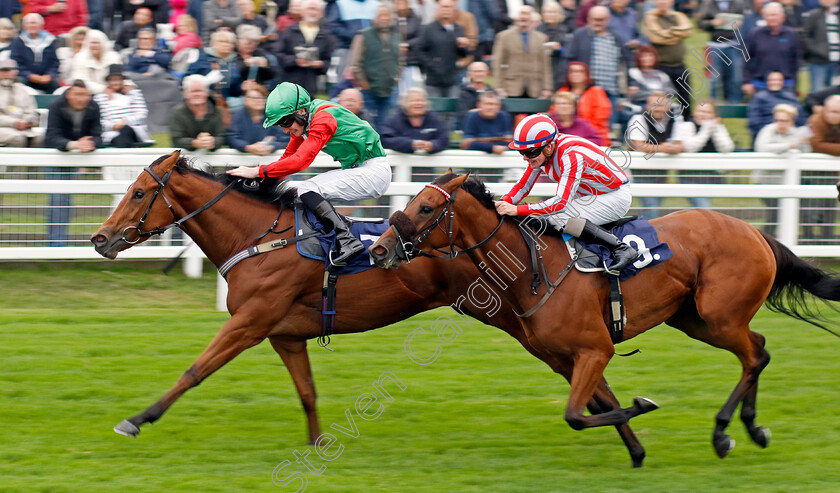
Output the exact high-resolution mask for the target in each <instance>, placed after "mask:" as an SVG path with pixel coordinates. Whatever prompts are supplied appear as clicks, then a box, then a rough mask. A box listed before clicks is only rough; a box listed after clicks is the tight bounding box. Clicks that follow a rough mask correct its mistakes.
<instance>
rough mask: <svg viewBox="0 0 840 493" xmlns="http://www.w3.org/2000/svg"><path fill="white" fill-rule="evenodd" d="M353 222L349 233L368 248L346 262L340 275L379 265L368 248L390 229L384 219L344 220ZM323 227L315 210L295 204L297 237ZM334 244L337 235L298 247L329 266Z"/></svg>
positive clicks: (314, 238) (307, 254) (309, 240)
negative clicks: (375, 262) (371, 256)
mask: <svg viewBox="0 0 840 493" xmlns="http://www.w3.org/2000/svg"><path fill="white" fill-rule="evenodd" d="M345 219H347V220H348V222H350V231H351V232H352V233H353V236H355V237H356V238H358V239H360V240H361V241H362V243H363V244H364V245H365V251H364V252H362V253H360V254H358V255H356V256H355V257H353V258H351V259H350V260H348V261H347V265H345V266H344V267H343V268H340V269H337V270H336V271H335V273H336V274H337V275H346V274H356V273H359V272H364V271H366V270H368V269H373V268H374V267H376V265H375V264H374V263H373V259H372V258H370V255H368V251H367V249H368V248H370V246H371V245H372V244H373V243H374V242H375V241H376V240H378V239H379V237H380V236H381V235H382V234H383V233H384V232H385V231H387V230H388V228H389V226H388V224H387V223H386V222H385V220H384V219H373V220H370V219H354V218H345ZM322 228H323V225H322V224H321V223H320V222H318V220H317V219H316V218H315V215H314V214H312V211H310V210H309V209H307V208H306V207H303V205H302V204H295V235H297V236H300V235H302V234H305V233H308V232H309V231H312V230H316V231H317V230H320V229H322ZM334 243H335V232H334V231H331V232H330V233H328V234H324V235H318V236H315V237H313V238H307V239H305V240H303V241H299V242H297V243H296V244H295V246H296V247H297V251H298V253H299V254H301V255H302V256H304V257H306V258H311V259H313V260H320V261H321V262H324V263H325V268H326V267H327V266H329V260H327V259H328V255H329V252H330V250H332V247H333V244H334Z"/></svg>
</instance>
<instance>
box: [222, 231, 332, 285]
mask: <svg viewBox="0 0 840 493" xmlns="http://www.w3.org/2000/svg"><path fill="white" fill-rule="evenodd" d="M321 234H324V232H323V231H315V230H313V231H310V232H308V233H304V234H302V235H299V236H295V237H294V238H289V239H288V240H287V239H285V238H281V239H279V240H273V241H267V242H265V243H260V244H259V245H254V246H251V247H248V248H246V249H245V250H242V251H241V252H239V253H237V254H235V255H234V256H233V257H231V258H229V259H227V260H226V261H225V263H223V264H222V265H220V266H219V274H221V275H222V277H227V273H228V272H230V270H231V269H233V267H234V266H235V265H236V264H238V263H239V262H242V261H243V260H245V259H246V258H251V257H255V256H257V255H259V254H261V253H268V252H271V251H274V250H279V249H281V248H286V247H287V246H289V245H293V244H295V243H297V242H299V241H303V240H306V239H308V238H312V237H313V236H318V235H321Z"/></svg>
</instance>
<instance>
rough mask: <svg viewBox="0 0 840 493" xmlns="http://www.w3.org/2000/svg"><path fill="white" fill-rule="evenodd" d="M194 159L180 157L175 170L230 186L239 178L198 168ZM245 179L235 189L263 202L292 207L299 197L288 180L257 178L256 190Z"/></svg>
mask: <svg viewBox="0 0 840 493" xmlns="http://www.w3.org/2000/svg"><path fill="white" fill-rule="evenodd" d="M167 157H169V156H168V155H163V156H161V157H159V158H157V159H155V161H154V162H153V163H152V166H154V165H156V164H158V163H161V162H162V161H163V160H164V159H166V158H167ZM193 162H194V159H192V158H187V157H183V156H182V157H181V158H180V159H178V162H177V163H176V164H175V168H174V169H175V171H176V172H177V173H178V174H181V175H187V174H191V175H197V176H200V177H203V178H207V179H208V180H211V181H215V182H217V183H221V184H222V185H224V186H228V185H229V184H230V183H231V182H232V181H236V180H239V178H237V177H235V176H231V175H229V174H227V173H225V172H224V171H223V172H221V173H215V174H214V173H208V172H207V171H204V170H202V169H200V168H197V167H195V166H194V165H193ZM244 182H245V180H239V181H238V182H237V183H236V184H235V185H234V186H233V190H236V191H237V192H240V193H242V194H245V195H247V196H249V197H253V198H255V199H257V200H259V201H261V202H266V203H269V204H274V205H278V206H282V207H284V208H290V207H292V206H293V203H294V200H295V199H296V198H297V189H295V188H294V187H292V186H290V185H289V183H288V182H287V181H286V180H281V181H278V180H275V179H272V178H267V179H265V180H256V183H257V184H258V185H259V188H258V189H256V190H248V189H245V188H244V187H243V184H244ZM248 182H250V180H248Z"/></svg>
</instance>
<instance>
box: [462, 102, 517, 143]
mask: <svg viewBox="0 0 840 493" xmlns="http://www.w3.org/2000/svg"><path fill="white" fill-rule="evenodd" d="M511 140H513V117H511V116H510V113H508V112H507V111H502V100H501V99H499V95H498V94H496V92H495V91H492V90H491V91H485V92H483V93H481V95H480V96H479V97H478V110H477V111H471V112H469V113H467V116H466V117H464V138H463V139H462V140H461V144H460V147H461V149H469V150H474V151H484V152H489V153H493V154H501V153H503V152H505V151H506V150H508V146H507V144H508V143H509V142H510V141H511Z"/></svg>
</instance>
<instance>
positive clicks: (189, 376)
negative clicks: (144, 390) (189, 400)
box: [114, 314, 269, 437]
mask: <svg viewBox="0 0 840 493" xmlns="http://www.w3.org/2000/svg"><path fill="white" fill-rule="evenodd" d="M249 320H250V317H246V316H243V315H238V314H237V315H234V316H233V317H232V318H231V319H230V320H228V321H227V323H226V324H225V325H224V326H222V329H221V330H220V331H219V333H218V334H216V337H214V338H213V340H212V341H210V345H209V346H207V349H205V350H204V352H203V353H201V356H199V357H198V359H197V360H196V361H195V363H193V364H192V366H190V367H189V368H188V369H187V371H186V372H184V374H183V375H181V377H180V378H179V379H178V381H177V382H176V383H175V386H174V387H172V389H170V390H169V392H167V393H166V395H164V396H163V397H162V398H161V399H160V400H159V401H157V402H155V403H154V404H152V405H151V406H149V408H148V409H146V410H145V411H143V412H142V413H140V414H138V415H137V416H134V417H133V418H130V419H127V420H125V421H123V422H122V423H120V424H118V425H117V426H115V427H114V431H116V432H117V433H120V434H122V435H126V436H132V437H133V436H137V434H138V433H140V426H141V425H143V424H145V423H153V422H155V421H157V420H158V419H159V418H160V417H161V416H162V415H163V413H165V412H166V410H167V409H169V407H170V406H171V405H172V404H174V403H175V401H176V400H178V398H179V397H181V395H182V394H183V393H184V392H186V391H187V390H189V389H190V388H192V387H195V386H197V385H198V384H200V383H201V381H202V380H204V379H205V378H207V377H208V376H210V374H212V373H213V372H214V371H216V370H218V369H219V368H221V367H222V366H223V365H224V364H225V363H227V362H228V361H230V360H232V359H233V358H235V357H236V356H237V355H239V353H241V352H242V351H244V350H246V349H248V348H249V347H252V346H255V345H257V344H259V343H260V342H262V340H263V339H265V337H266V335H267V334H268V331H269V329H268V328H265V329H263V328H260V329H255V328H253V327H252V326H251V325H250V324H247V322H248V321H249Z"/></svg>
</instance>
